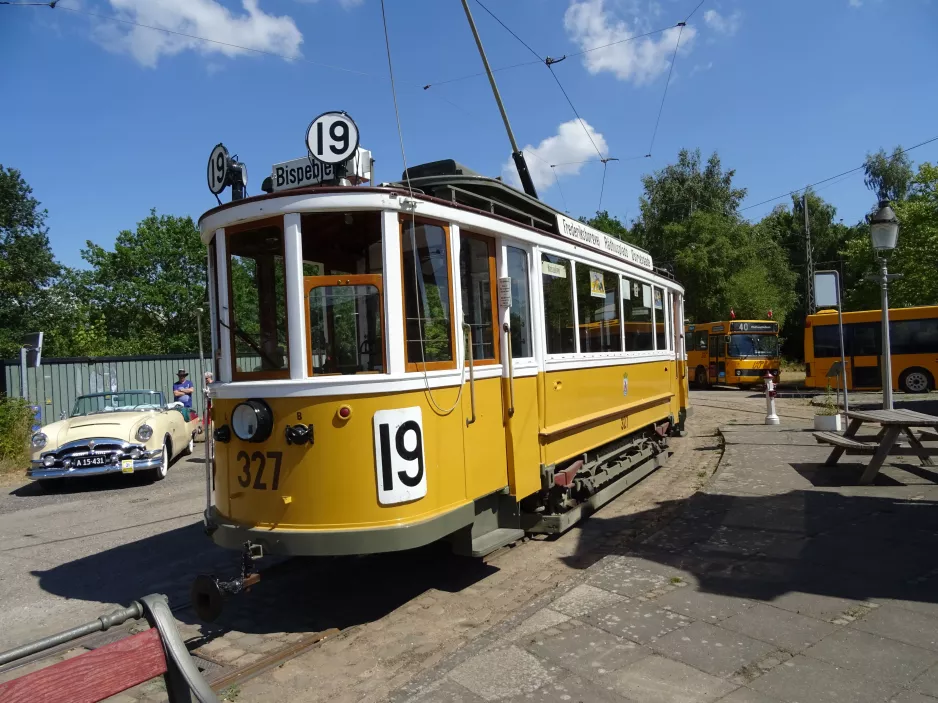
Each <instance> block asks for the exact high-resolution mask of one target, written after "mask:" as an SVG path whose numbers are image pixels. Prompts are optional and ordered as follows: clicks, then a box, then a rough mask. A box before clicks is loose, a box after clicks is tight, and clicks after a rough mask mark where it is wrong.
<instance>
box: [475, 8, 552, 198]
mask: <svg viewBox="0 0 938 703" xmlns="http://www.w3.org/2000/svg"><path fill="white" fill-rule="evenodd" d="M462 6H463V9H464V10H465V11H466V19H468V20H469V27H470V29H472V36H473V37H475V40H476V46H477V47H479V56H481V57H482V65H483V66H485V74H486V75H487V76H488V77H489V83H490V84H491V85H492V92H493V93H494V94H495V102H496V103H498V109H499V112H501V113H502V121H503V122H504V123H505V130H506V131H507V132H508V141H510V142H511V158H512V159H514V162H515V168H517V169H518V177H519V178H521V185H522V187H523V188H524V192H525V193H527V194H528V195H530V196H531V197H532V198H536V197H537V190H536V189H535V188H534V181H533V180H532V179H531V172H530V171H528V164H527V162H526V161H525V160H524V152H523V151H521V149H519V148H518V142H516V141H515V135H514V132H512V131H511V123H509V122H508V113H507V112H505V106H504V105H503V104H502V96H501V95H499V92H498V86H497V85H496V84H495V76H494V75H493V74H492V69H491V67H490V66H489V60H488V59H487V58H485V49H484V48H483V47H482V39H481V38H480V37H479V32H478V30H477V29H476V23H475V22H474V21H473V19H472V12H470V11H469V3H468V2H467V0H462Z"/></svg>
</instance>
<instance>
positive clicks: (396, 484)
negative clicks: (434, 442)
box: [374, 408, 427, 505]
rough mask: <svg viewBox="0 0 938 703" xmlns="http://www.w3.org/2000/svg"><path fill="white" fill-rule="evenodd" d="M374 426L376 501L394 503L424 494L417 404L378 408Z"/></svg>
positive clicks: (425, 478) (414, 498)
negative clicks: (395, 407)
mask: <svg viewBox="0 0 938 703" xmlns="http://www.w3.org/2000/svg"><path fill="white" fill-rule="evenodd" d="M374 430H375V466H376V467H377V481H378V502H379V503H380V504H381V505H396V504H398V503H407V502H410V501H412V500H418V499H420V498H423V497H424V496H425V495H427V471H426V462H425V461H424V452H423V418H422V416H421V413H420V408H401V409H399V410H379V411H378V412H376V413H375V416H374Z"/></svg>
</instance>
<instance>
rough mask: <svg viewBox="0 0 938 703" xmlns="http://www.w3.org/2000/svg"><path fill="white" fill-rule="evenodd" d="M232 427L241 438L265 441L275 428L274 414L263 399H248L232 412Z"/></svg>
mask: <svg viewBox="0 0 938 703" xmlns="http://www.w3.org/2000/svg"><path fill="white" fill-rule="evenodd" d="M231 429H232V430H233V431H234V433H235V435H236V436H237V437H238V439H240V440H243V441H245V442H263V441H264V440H265V439H267V438H268V437H270V433H271V432H272V431H273V429H274V414H273V412H271V410H270V406H268V405H267V403H265V402H264V401H263V400H246V401H244V402H243V403H238V404H237V405H236V406H235V409H234V411H233V412H232V413H231Z"/></svg>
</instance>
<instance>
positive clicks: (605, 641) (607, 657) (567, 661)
mask: <svg viewBox="0 0 938 703" xmlns="http://www.w3.org/2000/svg"><path fill="white" fill-rule="evenodd" d="M526 648H527V650H528V651H529V652H531V653H532V654H534V655H537V656H538V657H540V658H541V659H546V660H548V661H550V662H551V663H553V664H556V665H559V666H561V667H563V668H565V669H569V670H570V671H572V672H573V673H574V674H578V675H580V676H586V677H588V678H589V677H593V676H595V675H597V674H605V673H606V672H608V671H615V670H616V669H621V668H622V667H623V666H626V665H628V664H631V663H632V662H635V661H638V660H639V659H642V658H644V657H647V656H648V655H650V654H651V651H650V650H648V649H645V648H644V647H641V646H639V645H637V644H635V643H634V642H630V641H629V640H623V639H621V638H619V637H615V636H613V635H610V634H609V633H608V632H605V631H604V630H600V629H597V628H595V627H592V626H590V625H579V626H577V627H574V628H573V629H571V630H567V631H566V632H562V633H560V634H557V635H553V636H552V637H535V638H534V639H533V640H532V641H531V642H530V643H528V645H527V647H526Z"/></svg>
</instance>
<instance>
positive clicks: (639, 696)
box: [602, 655, 735, 703]
mask: <svg viewBox="0 0 938 703" xmlns="http://www.w3.org/2000/svg"><path fill="white" fill-rule="evenodd" d="M602 680H603V683H605V684H606V685H607V686H608V687H609V688H611V689H612V691H614V692H615V693H617V694H619V695H620V696H625V697H626V698H627V699H629V700H632V701H636V702H638V703H709V702H710V701H715V700H717V699H718V698H720V697H721V696H724V695H726V694H727V693H729V692H730V691H732V690H733V689H734V688H735V686H734V685H733V684H731V683H728V682H726V681H723V680H722V679H719V678H717V677H715V676H711V675H710V674H705V673H703V672H702V671H698V670H697V669H694V668H692V667H689V666H687V665H686V664H682V663H680V662H676V661H672V660H670V659H665V658H664V657H659V656H655V655H653V656H650V657H648V658H647V659H642V660H641V661H638V662H635V663H634V664H631V665H629V666H627V667H625V668H623V669H620V670H619V671H615V672H612V673H610V674H607V675H606V676H604V677H602Z"/></svg>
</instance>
